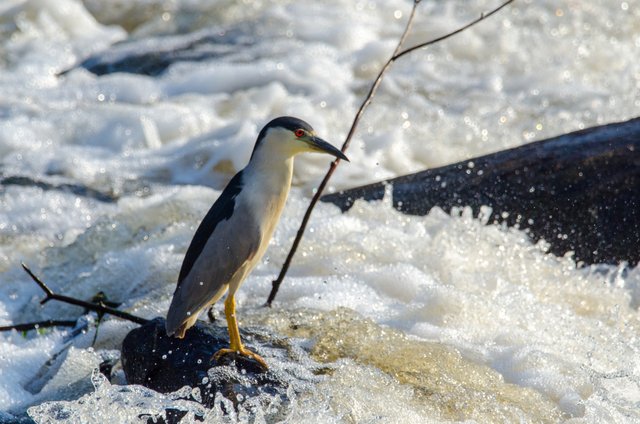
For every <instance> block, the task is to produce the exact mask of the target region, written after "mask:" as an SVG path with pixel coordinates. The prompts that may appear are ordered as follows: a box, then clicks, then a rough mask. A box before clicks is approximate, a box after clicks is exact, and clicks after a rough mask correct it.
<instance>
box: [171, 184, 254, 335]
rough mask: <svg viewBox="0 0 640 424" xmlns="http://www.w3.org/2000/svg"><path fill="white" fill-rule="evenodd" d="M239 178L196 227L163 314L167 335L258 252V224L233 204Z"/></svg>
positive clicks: (192, 316) (210, 299)
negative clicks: (167, 310)
mask: <svg viewBox="0 0 640 424" xmlns="http://www.w3.org/2000/svg"><path fill="white" fill-rule="evenodd" d="M241 180H242V178H241V173H238V174H237V175H236V176H235V177H234V178H233V179H232V180H231V182H230V183H229V185H228V186H227V188H225V190H224V191H223V193H222V194H221V195H220V197H219V198H218V200H217V201H216V202H215V203H214V205H213V206H212V207H211V209H210V210H209V212H208V213H207V216H206V217H205V218H204V220H203V221H202V223H201V224H200V226H199V227H198V230H196V233H195V235H194V237H193V240H192V241H191V245H190V246H189V249H188V250H187V254H186V255H185V259H184V261H183V264H182V268H181V270H180V276H179V278H178V285H177V287H176V291H175V292H174V294H173V299H172V301H171V306H170V307H169V312H168V313H167V322H166V327H167V333H168V334H173V333H175V332H176V330H177V329H178V328H180V327H181V326H182V325H183V324H184V323H185V322H186V321H188V320H189V319H193V320H195V316H196V315H197V314H198V312H199V311H200V309H202V308H203V307H205V306H207V305H208V304H210V303H212V302H214V301H215V300H217V299H218V298H219V297H220V296H222V295H223V294H224V292H225V290H226V289H227V285H228V284H229V282H230V281H231V280H232V278H233V277H234V274H236V272H238V270H240V269H241V268H242V267H243V266H244V265H245V264H246V263H247V262H248V261H251V260H253V259H254V257H255V255H256V253H257V252H258V249H259V247H260V243H261V231H260V227H259V225H258V224H257V221H256V220H255V218H254V217H253V216H252V215H251V213H250V212H249V211H248V209H246V208H242V207H237V206H238V203H239V202H238V201H236V197H237V196H238V195H239V194H240V193H241V191H242V183H241Z"/></svg>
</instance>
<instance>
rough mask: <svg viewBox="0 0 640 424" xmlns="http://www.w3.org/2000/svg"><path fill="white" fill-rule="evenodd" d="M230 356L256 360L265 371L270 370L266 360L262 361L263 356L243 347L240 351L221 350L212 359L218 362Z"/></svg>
mask: <svg viewBox="0 0 640 424" xmlns="http://www.w3.org/2000/svg"><path fill="white" fill-rule="evenodd" d="M230 354H234V355H242V356H246V357H248V358H251V359H253V360H255V361H256V362H257V363H259V364H260V365H262V366H263V367H264V369H265V370H267V369H269V366H268V365H267V363H266V362H265V360H264V359H262V356H260V355H258V354H257V353H254V352H251V351H250V350H249V349H247V348H245V347H241V348H240V349H237V350H236V349H230V348H225V349H220V350H219V351H217V352H216V353H214V354H213V358H212V359H214V360H215V361H216V362H218V361H219V360H220V359H221V358H222V357H223V356H225V355H230Z"/></svg>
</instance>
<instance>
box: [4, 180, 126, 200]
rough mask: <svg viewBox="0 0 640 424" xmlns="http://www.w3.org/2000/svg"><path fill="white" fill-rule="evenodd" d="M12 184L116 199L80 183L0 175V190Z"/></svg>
mask: <svg viewBox="0 0 640 424" xmlns="http://www.w3.org/2000/svg"><path fill="white" fill-rule="evenodd" d="M12 185H15V186H20V187H37V188H39V189H41V190H43V191H49V190H57V191H61V192H63V193H69V194H73V195H76V196H81V197H86V198H88V199H93V200H97V201H99V202H105V203H113V202H115V201H116V200H117V198H116V197H115V196H114V195H113V194H110V193H103V192H100V191H98V190H95V189H92V188H91V187H87V186H84V185H80V184H72V183H51V182H47V181H42V180H36V179H34V178H32V177H27V176H21V175H11V176H6V177H5V176H2V175H0V190H2V189H3V187H7V186H12Z"/></svg>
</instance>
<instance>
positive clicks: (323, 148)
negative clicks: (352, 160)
mask: <svg viewBox="0 0 640 424" xmlns="http://www.w3.org/2000/svg"><path fill="white" fill-rule="evenodd" d="M305 141H306V142H307V144H309V146H311V148H313V150H315V151H318V152H323V153H328V154H330V155H332V156H335V157H337V158H340V159H342V160H346V161H347V162H349V158H348V157H346V156H345V154H344V153H342V152H341V151H340V150H338V149H337V148H336V147H334V146H332V145H331V144H329V143H327V142H326V141H324V140H323V139H321V138H320V137H316V136H311V137H309V138H307V139H306V140H305Z"/></svg>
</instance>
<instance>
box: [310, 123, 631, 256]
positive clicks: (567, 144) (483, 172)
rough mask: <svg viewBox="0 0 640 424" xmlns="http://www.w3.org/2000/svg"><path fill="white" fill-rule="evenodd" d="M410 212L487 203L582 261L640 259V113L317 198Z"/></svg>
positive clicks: (499, 217) (496, 215) (498, 218)
mask: <svg viewBox="0 0 640 424" xmlns="http://www.w3.org/2000/svg"><path fill="white" fill-rule="evenodd" d="M386 184H390V185H391V187H392V193H393V200H392V202H393V206H394V207H395V208H396V209H398V210H399V211H401V212H403V213H406V214H411V215H426V214H427V213H428V212H429V211H430V210H431V209H432V208H433V207H435V206H439V207H441V208H442V209H444V210H445V211H450V210H451V208H453V207H456V206H458V207H460V206H470V207H472V208H473V210H474V212H475V213H477V212H478V211H479V208H480V206H483V205H486V206H489V207H491V208H492V210H493V216H492V217H491V220H490V221H493V222H506V223H507V225H509V226H514V225H519V226H520V228H523V229H526V231H527V232H528V233H529V234H530V236H531V237H532V239H533V240H534V241H537V240H539V239H544V240H545V241H547V242H548V243H549V244H550V251H551V252H552V253H554V254H556V255H564V254H565V253H566V252H569V251H573V252H574V258H575V259H576V260H578V261H583V262H585V263H588V264H594V263H620V262H623V261H626V262H629V263H630V264H632V265H633V264H636V263H638V261H640V248H639V247H640V118H635V119H632V120H630V121H627V122H622V123H615V124H609V125H603V126H598V127H593V128H589V129H585V130H582V131H576V132H573V133H569V134H565V135H561V136H558V137H554V138H550V139H547V140H542V141H538V142H534V143H530V144H527V145H524V146H520V147H516V148H513V149H509V150H505V151H501V152H497V153H493V154H489V155H486V156H481V157H477V158H473V159H470V160H465V161H462V162H458V163H455V164H452V165H447V166H443V167H440V168H436V169H429V170H426V171H422V172H418V173H416V174H411V175H406V176H403V177H398V178H394V179H390V180H387V181H383V182H379V183H375V184H371V185H367V186H363V187H357V188H353V189H349V190H345V191H342V192H339V193H334V194H330V195H326V196H324V197H322V199H321V200H322V201H324V202H331V203H334V204H336V205H337V206H339V207H340V208H341V209H342V210H343V211H346V210H348V209H349V208H350V207H351V206H352V205H353V203H354V201H355V200H357V199H365V200H380V199H382V197H383V196H384V192H385V185H386Z"/></svg>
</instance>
